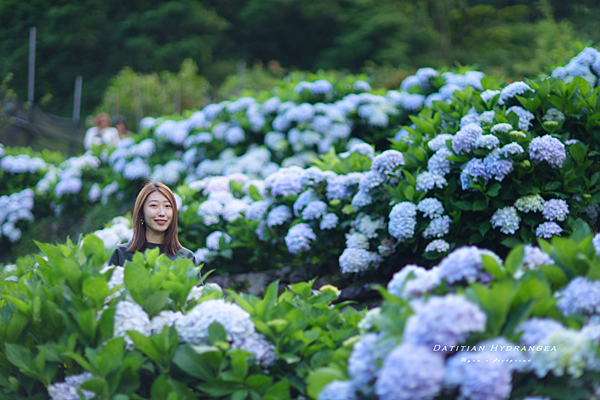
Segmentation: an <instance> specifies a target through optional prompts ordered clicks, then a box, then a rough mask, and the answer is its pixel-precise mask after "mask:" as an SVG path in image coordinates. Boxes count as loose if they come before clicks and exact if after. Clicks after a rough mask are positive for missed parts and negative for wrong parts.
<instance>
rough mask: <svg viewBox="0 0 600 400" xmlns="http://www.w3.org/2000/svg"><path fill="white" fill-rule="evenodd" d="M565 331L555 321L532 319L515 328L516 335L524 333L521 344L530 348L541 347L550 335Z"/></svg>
mask: <svg viewBox="0 0 600 400" xmlns="http://www.w3.org/2000/svg"><path fill="white" fill-rule="evenodd" d="M564 329H565V327H564V326H563V325H561V324H560V323H559V322H557V321H555V320H553V319H550V318H531V319H528V320H526V321H523V322H521V323H520V324H519V325H518V326H517V327H516V328H515V333H522V335H521V337H520V338H519V343H521V344H522V345H524V346H527V347H529V346H537V345H539V343H542V342H543V341H545V340H546V337H547V336H548V335H550V334H552V333H554V332H557V331H560V330H564Z"/></svg>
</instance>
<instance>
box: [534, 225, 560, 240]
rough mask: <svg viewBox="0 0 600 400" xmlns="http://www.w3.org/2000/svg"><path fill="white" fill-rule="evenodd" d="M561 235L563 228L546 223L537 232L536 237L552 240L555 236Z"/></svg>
mask: <svg viewBox="0 0 600 400" xmlns="http://www.w3.org/2000/svg"><path fill="white" fill-rule="evenodd" d="M561 233H562V228H561V227H560V226H559V225H558V224H557V223H556V222H544V223H543V224H540V225H539V226H538V227H537V228H536V230H535V235H536V236H537V237H541V238H544V239H550V238H551V237H552V236H554V235H559V236H560V234H561Z"/></svg>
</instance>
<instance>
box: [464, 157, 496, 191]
mask: <svg viewBox="0 0 600 400" xmlns="http://www.w3.org/2000/svg"><path fill="white" fill-rule="evenodd" d="M479 177H481V178H483V179H484V181H485V183H487V182H488V181H489V180H490V178H491V176H490V174H489V173H488V171H487V169H486V168H485V165H484V164H483V161H482V160H480V159H479V158H472V159H470V160H469V162H467V164H466V165H465V168H464V169H463V170H462V172H461V173H460V184H461V186H462V188H463V190H467V189H469V188H470V187H471V186H473V182H475V183H477V180H478V179H477V178H479ZM471 179H473V182H471Z"/></svg>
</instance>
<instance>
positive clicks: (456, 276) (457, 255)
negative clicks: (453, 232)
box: [438, 246, 483, 283]
mask: <svg viewBox="0 0 600 400" xmlns="http://www.w3.org/2000/svg"><path fill="white" fill-rule="evenodd" d="M438 266H439V268H440V276H441V277H442V278H443V279H445V280H446V281H447V282H448V283H454V282H458V281H462V280H463V279H466V280H467V281H468V282H474V281H475V280H477V278H478V277H479V274H480V271H481V270H482V268H483V264H482V261H481V251H480V250H479V249H478V248H477V247H475V246H463V247H460V248H458V249H456V250H454V251H453V252H452V253H450V254H449V255H448V256H447V257H446V258H444V259H443V260H442V261H441V262H440V264H439V265H438Z"/></svg>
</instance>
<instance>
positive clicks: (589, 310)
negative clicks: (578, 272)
mask: <svg viewBox="0 0 600 400" xmlns="http://www.w3.org/2000/svg"><path fill="white" fill-rule="evenodd" d="M556 307H557V308H558V309H559V310H560V311H561V312H562V313H563V315H565V316H569V315H571V314H587V315H600V281H590V280H588V279H587V278H585V277H583V276H578V277H576V278H575V279H573V280H572V281H571V282H569V284H568V285H567V287H565V288H564V289H563V290H562V292H561V293H560V297H559V299H558V301H557V302H556Z"/></svg>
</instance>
